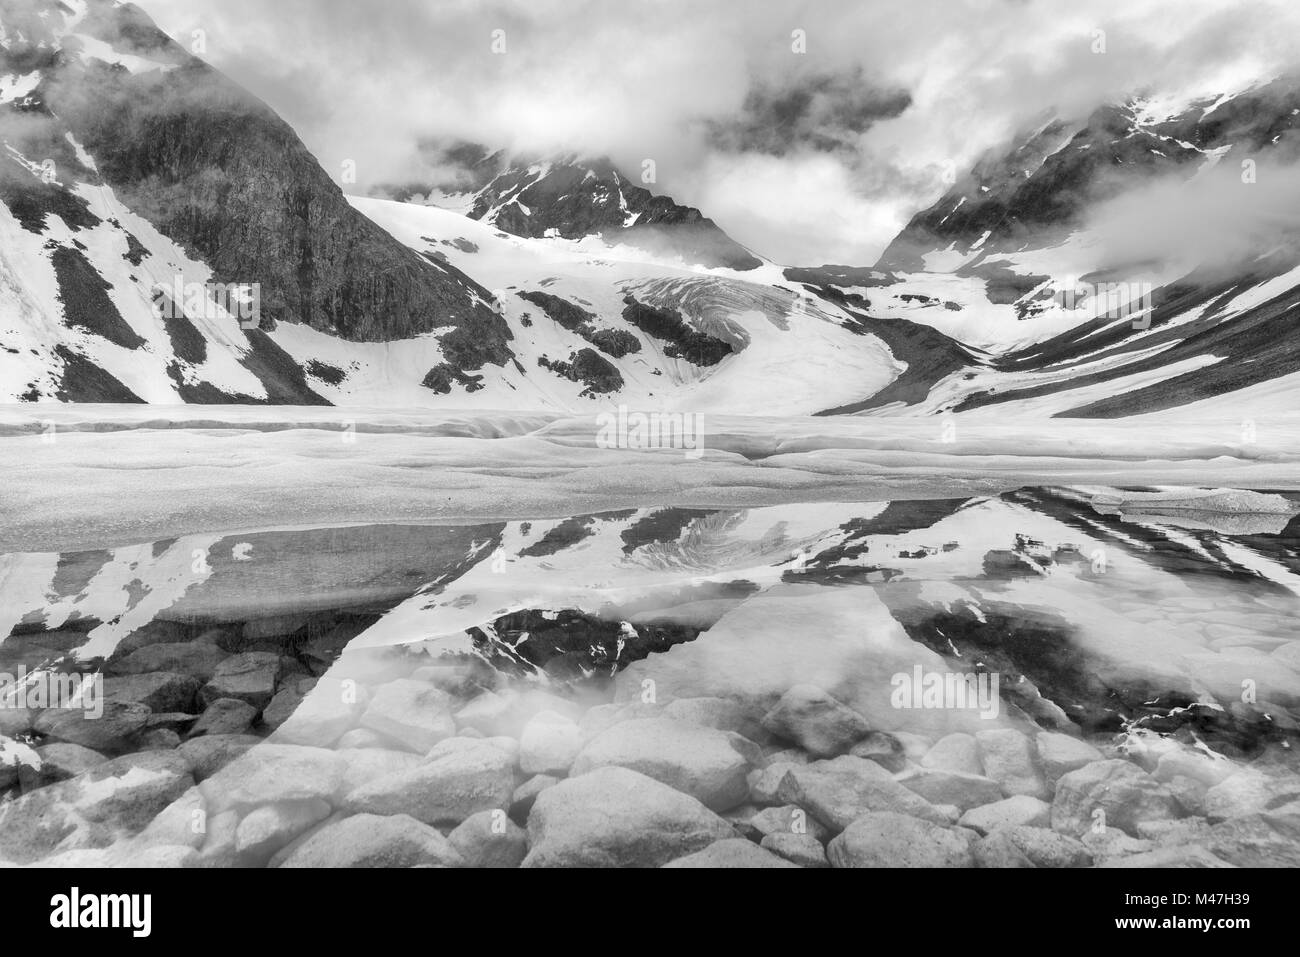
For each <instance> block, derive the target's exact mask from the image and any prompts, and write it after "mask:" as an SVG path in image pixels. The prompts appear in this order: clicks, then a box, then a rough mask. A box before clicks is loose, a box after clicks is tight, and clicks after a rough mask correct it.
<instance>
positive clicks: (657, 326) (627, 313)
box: [623, 296, 733, 366]
mask: <svg viewBox="0 0 1300 957" xmlns="http://www.w3.org/2000/svg"><path fill="white" fill-rule="evenodd" d="M623 304H624V306H625V308H624V309H623V318H624V319H625V320H626V321H627V322H628V323H630V324H631V325H633V326H636V327H637V328H638V329H640V330H641V331H642V332H644V333H645V334H646V335H649V336H653V337H654V338H656V339H660V340H662V341H663V342H664V343H665V345H664V355H666V356H668V357H669V358H672V359H685V360H686V361H687V362H692V363H694V364H695V365H697V366H715V365H717V364H718V363H719V362H721V361H722V360H723V359H725V358H726V357H727V356H729V355H731V353H732V351H733V349H732V347H731V343H729V342H724V341H723V340H721V339H718V338H717V337H715V336H711V335H709V334H708V333H704V332H699V331H697V330H695V329H693V328H692V327H691V326H690V324H689V323H687V322H686V320H684V319H683V318H682V317H681V316H680V315H679V314H678V313H676V312H675V311H673V310H671V309H658V308H656V307H654V306H648V305H645V304H644V303H641V302H638V301H637V300H636V299H635V298H634V297H632V296H627V297H626V298H625V299H624V300H623Z"/></svg>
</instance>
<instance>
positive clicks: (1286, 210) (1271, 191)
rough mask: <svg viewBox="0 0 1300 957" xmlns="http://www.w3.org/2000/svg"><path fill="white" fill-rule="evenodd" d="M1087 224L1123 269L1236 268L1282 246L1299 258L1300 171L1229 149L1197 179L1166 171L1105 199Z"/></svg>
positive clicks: (1116, 263)
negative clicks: (1165, 266)
mask: <svg viewBox="0 0 1300 957" xmlns="http://www.w3.org/2000/svg"><path fill="white" fill-rule="evenodd" d="M1234 153H1235V151H1234ZM1086 224H1087V227H1088V228H1089V229H1090V230H1091V231H1093V233H1094V234H1095V235H1096V236H1097V238H1098V241H1099V243H1100V246H1101V248H1103V249H1105V250H1106V252H1107V255H1108V257H1109V259H1110V264H1111V265H1114V266H1117V267H1119V266H1128V265H1132V264H1143V263H1167V264H1176V265H1181V266H1183V267H1184V268H1187V269H1192V268H1195V267H1197V266H1201V265H1206V266H1210V267H1216V268H1221V269H1223V270H1225V271H1228V272H1230V271H1232V269H1233V268H1234V267H1236V266H1240V265H1241V264H1243V263H1245V262H1247V261H1249V260H1251V259H1254V258H1256V257H1258V256H1262V255H1265V254H1267V253H1270V252H1274V251H1277V250H1286V251H1287V252H1288V253H1290V254H1292V255H1295V254H1297V253H1300V168H1297V167H1295V166H1292V165H1279V164H1277V163H1274V162H1268V161H1263V160H1261V161H1258V162H1257V161H1256V160H1254V159H1252V158H1250V157H1246V156H1235V155H1233V154H1229V155H1228V156H1225V157H1224V158H1223V160H1222V161H1221V162H1219V163H1218V164H1216V165H1214V166H1213V167H1210V168H1208V169H1206V170H1204V171H1203V172H1202V173H1200V174H1199V175H1197V176H1195V177H1193V178H1192V179H1190V180H1188V179H1184V178H1182V177H1178V176H1173V175H1169V176H1161V177H1158V178H1155V179H1152V180H1150V181H1149V182H1147V183H1144V184H1143V185H1142V186H1140V187H1138V188H1133V189H1129V190H1127V191H1125V192H1124V193H1122V194H1120V195H1119V196H1116V197H1114V198H1112V199H1109V200H1106V201H1105V202H1102V203H1099V204H1097V206H1096V207H1095V208H1094V209H1092V210H1090V211H1089V215H1088V217H1087V221H1086Z"/></svg>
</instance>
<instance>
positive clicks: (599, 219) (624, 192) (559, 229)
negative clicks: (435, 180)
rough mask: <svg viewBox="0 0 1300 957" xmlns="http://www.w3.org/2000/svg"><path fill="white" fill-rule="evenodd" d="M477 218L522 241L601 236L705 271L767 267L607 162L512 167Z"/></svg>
mask: <svg viewBox="0 0 1300 957" xmlns="http://www.w3.org/2000/svg"><path fill="white" fill-rule="evenodd" d="M470 216H471V217H472V218H474V219H482V220H485V221H486V222H490V223H492V224H493V225H494V226H496V227H497V228H498V229H500V230H503V231H504V232H507V233H512V234H514V235H516V236H527V237H540V236H545V235H547V234H548V233H551V234H552V235H558V236H561V237H563V238H565V239H581V238H582V237H584V236H593V235H598V236H601V237H602V238H603V239H605V240H606V241H608V242H614V243H628V244H630V245H633V246H637V247H640V248H645V249H648V250H650V251H651V252H655V253H658V254H664V255H673V254H676V255H680V256H681V257H682V258H683V259H685V260H686V261H688V262H694V263H699V264H701V265H704V266H727V267H730V268H732V269H756V268H757V267H758V266H760V265H761V264H762V263H761V262H760V260H758V259H757V258H756V257H755V256H754V255H752V254H751V253H750V252H749V251H748V250H747V249H745V248H744V247H743V246H741V245H740V244H739V243H737V242H736V241H735V240H733V239H732V238H731V237H729V236H728V235H727V234H726V233H724V232H723V231H722V230H721V229H719V228H718V226H717V224H716V223H714V222H713V220H711V219H708V218H706V217H705V216H704V214H703V213H701V212H700V211H699V210H698V209H695V208H694V207H691V206H681V205H679V204H677V203H675V202H673V200H672V199H670V198H669V197H667V196H656V195H655V194H654V193H652V192H650V191H649V190H648V189H645V188H644V187H641V186H637V185H635V184H634V183H633V182H632V181H631V180H629V179H628V178H627V177H625V176H623V174H622V173H620V172H619V171H618V170H617V169H615V168H614V166H613V164H612V163H610V161H609V160H607V159H599V160H595V161H593V162H589V163H587V162H578V161H576V160H573V159H565V160H561V161H559V162H555V163H546V164H540V163H536V164H528V163H519V164H516V165H513V166H511V167H509V168H507V169H504V170H503V171H502V172H501V173H500V174H499V175H498V176H497V177H496V178H494V179H493V180H492V181H491V182H490V183H488V184H487V186H485V187H484V188H483V189H482V190H481V191H480V192H479V194H478V196H477V198H476V200H475V203H474V207H473V209H472V210H471V212H470ZM552 231H553V232H552Z"/></svg>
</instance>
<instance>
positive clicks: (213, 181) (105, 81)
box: [0, 0, 510, 369]
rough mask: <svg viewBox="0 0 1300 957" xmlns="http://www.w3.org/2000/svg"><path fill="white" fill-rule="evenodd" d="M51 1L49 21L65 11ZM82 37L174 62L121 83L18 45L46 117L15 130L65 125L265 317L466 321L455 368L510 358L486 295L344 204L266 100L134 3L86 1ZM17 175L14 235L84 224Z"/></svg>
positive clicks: (6, 193)
mask: <svg viewBox="0 0 1300 957" xmlns="http://www.w3.org/2000/svg"><path fill="white" fill-rule="evenodd" d="M20 6H21V8H22V10H20V9H19V8H20ZM31 6H32V4H22V5H18V4H14V3H5V4H4V5H3V7H0V14H2V15H3V16H4V18H5V22H6V23H7V24H9V23H13V24H17V23H18V22H19V19H18V18H19V17H21V16H22V15H23V13H24V12H25V11H26V12H30V11H29V10H28V8H30V7H31ZM47 6H48V11H47V13H48V16H47V17H46V20H47V21H48V20H57V19H58V18H59V17H61V16H62V15H63V14H62V12H61V9H60V7H59V6H58V5H56V4H48V5H47ZM78 30H79V32H82V33H85V34H89V35H92V36H95V37H96V38H98V39H101V40H104V41H105V42H107V43H109V44H111V45H112V46H113V47H114V48H115V49H117V50H119V51H121V52H126V53H134V54H138V55H141V56H146V57H148V58H150V59H152V60H154V61H158V62H161V63H165V64H169V65H170V66H171V68H170V69H168V70H167V71H160V70H153V71H148V72H143V73H139V74H132V73H130V72H129V71H128V70H126V69H124V68H122V67H120V66H114V65H109V64H106V63H104V62H102V61H99V60H90V61H88V63H85V64H83V63H82V61H81V59H80V57H78V56H75V55H73V54H72V52H71V48H72V47H73V46H75V45H76V41H75V40H69V41H68V47H69V50H63V49H56V50H53V51H51V50H48V49H43V48H39V47H36V46H35V45H31V44H29V45H27V46H24V45H21V44H18V43H13V44H11V45H10V48H9V49H8V50H7V51H5V52H4V59H5V61H6V62H5V63H4V64H0V66H3V67H4V68H5V69H7V70H9V69H13V68H14V64H15V63H16V62H20V61H21V62H22V63H24V64H26V63H27V62H28V61H32V60H33V58H37V59H41V60H42V80H41V83H40V85H39V86H38V87H37V88H36V90H35V91H34V92H33V93H32V94H31V95H30V96H29V97H27V98H26V100H25V101H23V103H22V104H21V108H22V109H23V110H24V111H25V113H26V114H27V116H28V117H29V118H32V117H39V118H41V119H42V120H44V122H43V123H29V124H24V128H23V130H22V131H21V132H22V134H23V136H24V137H26V138H28V139H31V138H36V139H38V140H40V141H42V143H43V142H48V141H52V140H55V139H61V138H62V134H63V132H64V131H65V130H66V131H68V132H71V133H72V134H73V135H74V136H75V137H76V138H77V140H78V141H79V142H80V143H81V144H82V145H84V146H85V148H86V150H87V151H88V152H89V153H90V154H91V155H92V156H94V157H95V160H96V163H97V165H98V168H99V174H100V175H101V176H102V178H103V181H104V182H106V183H108V184H109V185H110V186H112V187H113V189H114V191H115V193H116V194H117V196H118V197H119V198H120V199H121V200H122V201H123V202H124V203H125V204H126V205H127V206H128V207H130V208H131V209H132V210H133V211H135V212H137V213H139V214H140V215H142V216H144V217H145V218H146V219H148V220H149V221H150V222H151V223H153V224H154V225H155V226H156V227H157V228H158V229H159V231H160V232H162V233H163V234H165V235H166V236H168V237H169V238H171V239H172V240H174V241H176V242H177V243H178V244H179V245H181V246H182V247H183V248H184V249H186V251H187V252H188V253H189V254H190V255H192V256H194V257H195V258H197V259H201V260H202V261H204V262H206V263H208V264H209V265H210V266H211V267H212V269H213V273H214V276H213V278H214V281H217V282H229V283H260V284H261V286H262V296H261V302H262V308H263V312H264V314H265V315H267V316H269V317H270V318H272V319H274V320H282V321H288V322H299V323H304V324H307V325H310V326H312V327H313V328H316V329H319V330H321V331H325V332H328V333H331V334H333V335H337V336H340V337H342V338H346V339H352V340H356V341H384V340H391V339H399V338H405V337H409V336H413V335H416V334H419V333H423V332H428V331H430V330H432V329H437V328H446V327H449V326H451V327H461V328H464V329H466V330H467V335H465V336H464V337H462V338H460V339H458V340H456V343H455V344H456V350H455V351H456V357H455V359H453V360H451V361H452V362H453V363H454V364H455V365H457V366H458V367H459V368H461V369H465V368H479V367H481V366H482V365H483V364H484V363H488V362H495V363H498V364H503V363H504V362H505V361H507V360H508V359H509V358H510V352H509V349H508V348H507V347H506V342H507V341H508V339H509V337H510V333H509V329H508V327H507V326H506V324H505V322H504V320H503V319H502V318H501V317H499V316H497V315H495V314H494V313H493V311H492V310H491V308H490V307H489V305H488V303H489V302H490V300H491V296H490V294H489V293H487V291H486V290H484V289H482V288H481V287H479V286H477V285H476V284H475V283H473V282H472V281H471V280H469V279H468V277H465V276H464V275H463V274H453V273H452V272H450V271H448V270H446V269H440V268H438V267H437V266H435V265H433V264H431V263H429V262H427V261H425V260H424V259H423V258H421V257H420V256H419V255H418V254H416V253H415V252H413V251H412V250H410V249H408V248H407V247H405V246H403V245H402V244H401V243H399V242H398V241H397V240H395V239H393V238H392V237H391V236H389V235H388V234H387V233H386V232H384V231H383V230H382V229H380V228H379V227H378V226H376V225H375V224H374V223H372V222H371V221H370V220H368V219H366V217H364V216H362V215H361V214H360V213H358V212H357V211H356V210H354V209H353V208H352V207H351V206H350V205H349V203H348V202H347V200H346V198H345V197H344V195H343V192H342V190H341V189H340V188H339V187H338V186H337V185H336V184H335V183H334V182H333V181H332V180H331V179H330V177H329V176H328V175H327V174H326V173H325V171H324V170H323V169H321V167H320V166H319V164H317V162H316V160H315V159H314V158H313V157H312V156H311V154H310V153H309V152H308V151H307V149H306V147H305V146H304V145H303V144H302V143H301V141H300V140H299V139H298V137H297V136H296V134H295V133H294V132H293V130H292V129H290V128H289V126H288V125H287V124H285V123H284V122H283V121H282V120H281V119H280V118H279V117H278V116H276V115H275V113H273V112H272V111H271V110H270V109H269V108H268V107H267V106H266V105H265V104H263V103H261V102H260V101H258V100H257V99H256V98H254V97H253V96H251V95H250V94H248V93H247V92H245V91H244V90H242V89H241V88H239V87H238V86H237V85H236V84H234V83H232V82H231V81H229V80H227V79H226V78H225V77H223V76H222V75H221V74H219V73H217V72H216V71H215V70H213V69H211V68H209V67H208V66H206V65H205V64H204V63H202V62H201V61H199V60H197V59H195V58H194V57H191V56H190V55H189V54H188V53H186V52H185V51H184V50H182V49H181V48H180V47H179V46H177V45H176V44H175V43H173V42H172V41H171V40H170V39H168V38H167V37H166V36H165V35H164V34H163V33H162V32H161V31H159V30H158V29H157V28H156V27H154V26H153V24H152V23H151V22H150V21H149V20H148V18H147V17H146V16H145V15H144V14H143V13H142V12H141V11H139V10H138V9H137V8H135V7H133V6H130V5H126V6H121V7H115V6H113V5H111V4H109V3H107V2H104V0H91V3H90V13H89V14H88V15H87V17H86V19H85V20H84V21H83V22H82V23H81V24H80V25H79V27H78ZM11 35H12V34H11ZM37 39H39V35H37ZM6 132H7V135H8V132H9V131H6ZM54 134H57V136H56V135H54ZM65 147H66V144H65ZM33 155H38V156H49V155H50V153H49V151H47V150H44V149H39V150H37V151H36V152H35V153H34V154H33ZM59 159H63V157H59ZM67 162H68V163H69V164H75V162H76V161H75V159H74V158H67ZM60 168H61V169H62V168H63V166H60ZM74 168H75V167H74ZM26 178H27V179H32V180H33V181H34V184H33V183H24V184H23V185H22V187H21V188H20V187H17V186H15V185H14V183H13V182H11V179H12V177H10V176H0V199H3V200H4V201H5V202H6V204H7V205H9V206H10V207H11V209H15V210H16V215H19V218H20V220H21V221H22V222H23V223H24V225H25V226H27V227H28V228H32V229H37V230H39V229H40V228H41V226H42V225H43V222H44V218H45V215H46V214H47V213H48V212H51V211H53V212H58V213H59V214H60V215H63V216H64V217H65V219H68V220H69V221H70V223H71V224H73V225H74V226H75V225H77V224H82V225H93V223H91V222H88V221H87V217H88V216H89V215H90V214H89V213H88V212H87V211H85V210H84V209H80V210H79V209H78V204H79V202H80V201H78V200H76V198H75V197H72V196H71V194H66V193H65V192H64V191H61V190H59V189H57V188H56V187H55V186H53V185H51V184H41V183H40V182H39V180H36V179H35V178H34V177H30V176H28V177H26ZM78 178H83V179H86V178H89V176H86V177H83V176H81V174H80V173H78ZM81 205H83V206H84V204H81ZM136 255H139V253H138V252H137V253H136Z"/></svg>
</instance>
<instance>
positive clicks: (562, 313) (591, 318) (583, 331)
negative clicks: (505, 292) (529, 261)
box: [519, 292, 641, 359]
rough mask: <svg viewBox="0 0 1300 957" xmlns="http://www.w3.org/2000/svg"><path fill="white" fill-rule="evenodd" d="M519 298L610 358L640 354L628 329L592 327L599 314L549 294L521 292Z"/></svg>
mask: <svg viewBox="0 0 1300 957" xmlns="http://www.w3.org/2000/svg"><path fill="white" fill-rule="evenodd" d="M519 298H520V299H523V300H526V301H527V302H531V303H532V304H533V305H535V306H539V307H540V308H541V310H542V311H543V312H544V313H546V315H547V317H548V318H549V319H551V320H553V321H554V322H556V323H557V324H558V325H560V326H561V327H562V328H564V329H567V330H568V331H569V332H572V333H574V334H576V335H579V336H582V338H584V339H586V340H587V341H588V342H590V343H591V344H592V345H593V346H595V347H596V348H597V349H599V350H600V351H601V352H603V353H605V354H606V355H608V356H613V357H614V358H615V359H621V358H623V356H626V355H629V354H630V353H633V352H640V351H641V343H640V341H638V340H637V338H636V336H634V335H632V333H630V332H628V331H627V330H625V329H596V328H595V327H593V325H592V323H594V322H595V321H596V314H595V313H594V312H588V311H587V310H586V309H583V308H582V307H581V306H577V305H574V304H573V303H571V302H569V301H568V300H567V299H561V298H560V297H559V296H553V295H551V294H550V293H546V292H521V293H519ZM583 351H584V352H590V351H591V350H590V349H586V350H583Z"/></svg>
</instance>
